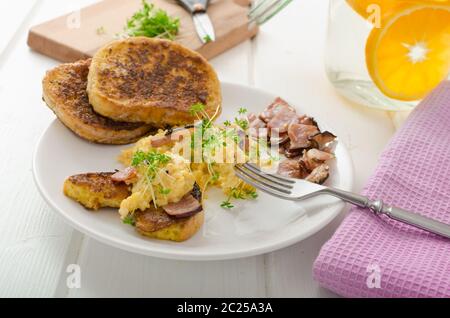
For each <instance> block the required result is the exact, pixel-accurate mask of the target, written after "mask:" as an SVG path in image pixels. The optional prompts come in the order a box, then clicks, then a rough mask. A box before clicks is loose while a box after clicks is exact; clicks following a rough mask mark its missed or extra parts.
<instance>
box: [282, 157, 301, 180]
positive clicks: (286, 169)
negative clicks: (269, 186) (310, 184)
mask: <svg viewBox="0 0 450 318" xmlns="http://www.w3.org/2000/svg"><path fill="white" fill-rule="evenodd" d="M277 173H278V174H280V175H282V176H285V177H289V178H297V179H303V178H305V177H306V176H307V175H308V171H306V170H305V169H303V167H301V166H300V165H299V161H298V160H296V159H285V160H283V161H282V162H280V164H279V165H278V171H277Z"/></svg>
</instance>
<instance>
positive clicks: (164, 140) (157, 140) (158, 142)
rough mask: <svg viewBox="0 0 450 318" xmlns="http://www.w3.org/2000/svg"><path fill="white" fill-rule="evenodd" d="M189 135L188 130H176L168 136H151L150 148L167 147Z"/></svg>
mask: <svg viewBox="0 0 450 318" xmlns="http://www.w3.org/2000/svg"><path fill="white" fill-rule="evenodd" d="M188 133H189V130H188V129H181V130H176V131H174V132H172V133H170V134H168V135H162V136H153V137H152V138H151V139H150V144H151V145H152V147H155V148H158V147H162V146H165V145H168V144H169V143H171V142H178V141H181V140H183V138H184V136H185V135H186V134H188Z"/></svg>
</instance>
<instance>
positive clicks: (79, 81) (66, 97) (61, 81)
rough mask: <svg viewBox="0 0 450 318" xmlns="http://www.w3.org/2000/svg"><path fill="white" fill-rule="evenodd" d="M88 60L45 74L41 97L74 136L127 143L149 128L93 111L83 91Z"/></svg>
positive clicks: (61, 66) (58, 67)
mask: <svg viewBox="0 0 450 318" xmlns="http://www.w3.org/2000/svg"><path fill="white" fill-rule="evenodd" d="M90 63H91V60H90V59H87V60H83V61H78V62H75V63H68V64H62V65H60V66H57V67H55V68H54V69H52V70H50V71H48V72H47V74H46V75H45V77H44V79H43V81H42V86H43V99H44V101H45V103H46V104H47V106H48V107H49V108H50V109H51V110H53V112H54V113H55V114H56V116H57V117H58V118H59V120H61V122H62V123H63V124H64V125H65V126H67V127H68V128H69V129H70V130H72V131H73V132H74V133H76V134H77V135H78V136H80V137H82V138H84V139H87V140H89V141H92V142H97V143H104V144H128V143H131V142H134V141H136V140H138V139H139V138H140V137H142V136H144V135H145V134H147V133H148V132H149V131H151V130H152V126H150V125H148V124H142V123H127V122H118V121H114V120H111V119H110V118H107V117H104V116H102V115H99V114H97V113H96V112H94V109H93V108H92V106H91V105H90V104H89V100H88V96H87V92H86V87H87V77H88V72H89V66H90Z"/></svg>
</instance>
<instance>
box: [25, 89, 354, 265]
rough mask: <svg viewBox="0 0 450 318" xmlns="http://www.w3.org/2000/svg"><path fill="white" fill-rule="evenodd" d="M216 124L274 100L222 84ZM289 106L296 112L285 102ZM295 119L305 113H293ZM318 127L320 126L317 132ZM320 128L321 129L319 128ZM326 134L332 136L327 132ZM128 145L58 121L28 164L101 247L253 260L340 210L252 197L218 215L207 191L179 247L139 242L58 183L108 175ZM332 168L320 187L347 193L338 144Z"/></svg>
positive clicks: (43, 188)
mask: <svg viewBox="0 0 450 318" xmlns="http://www.w3.org/2000/svg"><path fill="white" fill-rule="evenodd" d="M222 89H223V114H222V118H233V117H234V116H236V113H237V110H238V109H239V107H241V106H243V107H246V108H247V109H248V110H249V112H255V113H258V112H261V111H262V110H263V109H264V108H265V107H266V106H267V105H269V104H270V102H272V100H273V99H274V98H275V97H276V96H275V95H272V94H269V93H266V92H263V91H261V90H257V89H254V88H251V87H245V86H241V85H236V84H228V83H223V85H222ZM291 105H293V106H295V105H302V103H301V101H298V103H291ZM298 112H299V113H304V110H303V109H301V108H299V109H298ZM320 124H322V125H320ZM319 125H320V126H321V127H322V128H324V125H323V123H321V121H319ZM326 128H327V129H328V130H331V131H333V130H332V129H330V128H328V127H326ZM126 147H130V146H129V145H128V146H106V145H98V144H93V143H89V142H86V141H85V140H82V139H81V138H79V137H77V136H76V135H74V134H73V133H72V132H70V131H69V130H68V129H67V128H66V127H64V126H63V125H62V124H61V123H60V122H59V121H58V120H55V121H53V122H52V124H50V126H49V127H48V128H47V130H46V131H45V132H44V134H43V135H42V137H41V138H40V140H39V143H38V145H37V148H36V151H35V154H34V157H33V174H34V178H35V181H36V185H37V187H38V189H39V190H40V192H41V194H42V196H43V197H44V199H45V200H46V201H47V203H48V204H49V205H50V206H51V207H52V208H53V209H55V211H57V212H58V213H59V214H60V215H61V216H62V217H63V218H64V219H65V220H66V221H67V222H68V223H69V224H71V225H72V226H73V227H75V228H76V229H77V230H79V231H81V232H83V233H85V234H86V235H89V236H91V237H93V238H95V239H98V240H99V241H101V242H104V243H106V244H110V245H112V246H115V247H118V248H122V249H124V250H127V251H131V252H136V253H141V254H146V255H151V256H156V257H163V258H171V259H180V260H218V259H231V258H238V257H244V256H252V255H257V254H262V253H266V252H270V251H273V250H276V249H280V248H282V247H285V246H288V245H291V244H293V243H296V242H298V241H300V240H303V239H305V238H307V237H308V236H310V235H312V234H314V233H315V232H317V231H318V230H320V229H321V228H323V227H324V226H325V225H326V224H328V223H329V222H330V221H331V220H332V219H333V218H334V217H336V215H337V214H338V213H339V212H340V210H341V209H342V208H343V206H344V204H343V203H342V202H340V201H339V200H337V199H334V198H331V197H327V196H321V197H317V198H314V199H310V200H307V201H304V202H301V203H300V202H288V201H283V200H279V199H276V198H274V197H270V196H268V195H266V194H264V193H261V192H259V197H258V199H256V200H254V201H242V202H236V203H233V204H235V208H233V209H231V210H224V209H222V208H221V207H220V202H221V201H222V200H223V199H224V197H223V195H222V194H221V192H220V191H218V190H209V192H208V199H207V200H206V203H205V211H206V218H205V224H204V225H203V227H202V229H201V230H200V231H199V232H198V233H197V234H196V235H195V236H194V237H192V238H191V239H189V240H188V241H186V242H182V243H174V242H169V241H160V240H154V239H149V238H145V237H143V236H141V235H139V234H138V233H136V232H135V231H134V229H133V228H132V227H131V226H129V225H125V224H122V222H121V220H120V218H119V215H118V213H117V211H116V210H113V209H107V210H102V211H99V212H91V211H88V210H86V209H84V208H83V207H82V206H81V205H79V204H78V203H76V202H74V201H73V200H71V199H69V198H67V197H66V196H64V194H63V192H62V185H63V182H64V180H65V179H66V178H67V177H68V176H70V175H73V174H77V173H84V172H98V171H113V169H114V168H121V166H120V164H119V163H118V162H117V161H116V158H117V155H118V154H119V152H120V150H121V149H123V148H126ZM336 157H337V159H336V160H335V163H333V164H332V166H331V169H332V172H331V176H330V178H329V179H328V181H327V184H329V185H332V186H335V187H338V188H341V189H344V190H350V189H351V185H352V178H353V173H352V163H351V159H350V156H349V154H348V152H347V150H346V149H345V147H344V145H342V143H338V145H337V147H336Z"/></svg>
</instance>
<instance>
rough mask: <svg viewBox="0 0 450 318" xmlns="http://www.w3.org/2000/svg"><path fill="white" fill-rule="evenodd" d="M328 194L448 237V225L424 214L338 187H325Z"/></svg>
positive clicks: (449, 235) (449, 227)
mask: <svg viewBox="0 0 450 318" xmlns="http://www.w3.org/2000/svg"><path fill="white" fill-rule="evenodd" d="M323 192H327V193H328V194H330V195H333V196H335V197H338V198H340V199H342V200H344V201H346V202H349V203H352V204H354V205H357V206H359V207H362V208H368V209H369V210H370V211H372V212H373V213H375V214H384V215H386V216H388V217H390V218H391V219H394V220H397V221H400V222H402V223H406V224H409V225H412V226H414V227H417V228H420V229H422V230H426V231H428V232H431V233H434V234H437V235H440V236H443V237H446V238H450V225H448V224H445V223H442V222H439V221H436V220H433V219H431V218H428V217H426V216H422V215H420V214H417V213H414V212H410V211H407V210H404V209H401V208H396V207H393V206H389V205H387V204H384V203H383V201H381V200H370V199H369V198H367V197H365V196H362V195H359V194H355V193H351V192H347V191H342V190H338V189H331V188H327V189H326V190H325V191H323Z"/></svg>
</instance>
